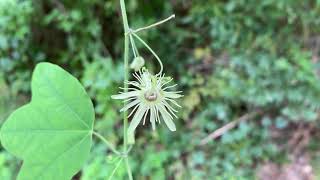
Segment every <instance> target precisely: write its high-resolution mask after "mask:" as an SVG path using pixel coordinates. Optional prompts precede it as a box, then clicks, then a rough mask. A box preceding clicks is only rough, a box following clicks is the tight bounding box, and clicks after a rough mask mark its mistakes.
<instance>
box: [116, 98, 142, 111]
mask: <svg viewBox="0 0 320 180" xmlns="http://www.w3.org/2000/svg"><path fill="white" fill-rule="evenodd" d="M139 102H140V101H139V100H138V99H136V100H134V101H132V102H130V103H128V104H127V105H125V106H124V107H123V108H122V109H120V112H122V111H126V110H128V109H130V108H132V107H133V106H135V105H137V104H138V103H139Z"/></svg>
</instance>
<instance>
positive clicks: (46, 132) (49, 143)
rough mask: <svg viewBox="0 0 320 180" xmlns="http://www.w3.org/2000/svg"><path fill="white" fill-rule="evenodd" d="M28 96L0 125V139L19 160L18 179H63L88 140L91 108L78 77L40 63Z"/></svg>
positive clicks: (80, 159)
mask: <svg viewBox="0 0 320 180" xmlns="http://www.w3.org/2000/svg"><path fill="white" fill-rule="evenodd" d="M31 86H32V100H31V102H30V103H29V104H27V105H25V106H23V107H21V108H19V109H18V110H16V111H15V112H13V113H12V114H11V115H10V117H9V118H8V120H7V121H6V122H5V123H4V124H3V126H2V128H1V134H0V138H1V143H2V145H3V146H4V147H5V149H7V150H8V151H9V152H11V153H12V154H14V155H15V156H17V157H19V158H21V159H23V161H24V162H23V166H22V168H21V170H20V173H19V175H18V180H68V179H71V178H72V176H73V175H75V174H76V173H77V172H78V171H79V170H80V169H81V167H82V165H83V164H84V162H85V161H86V159H87V158H88V156H89V152H90V148H91V144H92V130H93V123H94V109H93V105H92V102H91V100H90V98H89V96H88V95H87V93H86V92H85V90H84V88H83V87H82V86H81V84H80V83H79V81H78V80H77V79H76V78H74V77H73V76H72V75H70V74H69V73H68V72H66V71H65V70H63V69H62V68H60V67H59V66H56V65H53V64H50V63H40V64H38V65H37V67H36V68H35V70H34V73H33V77H32V83H31Z"/></svg>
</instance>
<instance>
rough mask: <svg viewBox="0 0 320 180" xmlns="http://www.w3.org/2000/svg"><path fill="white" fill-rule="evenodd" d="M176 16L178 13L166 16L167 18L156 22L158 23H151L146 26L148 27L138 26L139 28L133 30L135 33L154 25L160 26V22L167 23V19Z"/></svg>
mask: <svg viewBox="0 0 320 180" xmlns="http://www.w3.org/2000/svg"><path fill="white" fill-rule="evenodd" d="M175 17H176V15H174V14H172V15H171V16H170V17H168V18H166V19H164V20H161V21H159V22H156V23H154V24H151V25H149V26H146V27H142V28H138V29H136V30H133V33H137V32H140V31H143V30H146V29H150V28H153V27H155V26H158V25H160V24H163V23H165V22H167V21H169V20H171V19H173V18H175Z"/></svg>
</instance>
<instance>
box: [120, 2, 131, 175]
mask: <svg viewBox="0 0 320 180" xmlns="http://www.w3.org/2000/svg"><path fill="white" fill-rule="evenodd" d="M120 8H121V16H122V21H123V28H124V57H123V58H124V92H128V84H127V83H126V82H127V81H128V80H129V62H128V61H129V34H128V32H129V30H130V28H129V24H128V18H127V12H126V5H125V2H124V0H120ZM125 105H126V102H124V106H125ZM127 129H128V112H127V111H125V112H124V113H123V152H126V151H127V150H128V136H127ZM124 161H125V164H126V169H127V172H128V176H129V180H133V177H132V171H131V167H130V164H129V157H128V155H127V156H126V157H124Z"/></svg>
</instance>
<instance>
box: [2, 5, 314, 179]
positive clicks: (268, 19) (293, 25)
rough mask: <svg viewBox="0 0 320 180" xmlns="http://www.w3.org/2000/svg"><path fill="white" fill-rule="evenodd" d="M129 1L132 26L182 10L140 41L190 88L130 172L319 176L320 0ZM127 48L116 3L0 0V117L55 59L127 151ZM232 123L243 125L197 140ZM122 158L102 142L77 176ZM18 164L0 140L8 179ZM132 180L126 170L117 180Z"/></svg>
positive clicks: (102, 171)
mask: <svg viewBox="0 0 320 180" xmlns="http://www.w3.org/2000/svg"><path fill="white" fill-rule="evenodd" d="M126 2H127V11H128V17H129V21H130V25H131V26H132V27H133V28H137V27H141V26H144V25H147V24H150V23H153V22H156V21H157V20H159V19H162V18H165V17H168V16H170V15H171V14H176V18H175V19H174V20H173V21H170V22H168V23H166V24H164V25H161V26H160V27H158V28H157V29H152V30H149V31H147V32H142V33H141V37H142V38H143V39H145V40H146V41H147V42H148V43H149V45H150V46H151V47H153V48H154V49H155V50H156V52H157V53H158V55H159V56H160V57H161V58H162V60H163V61H164V66H165V69H164V72H165V73H166V74H168V75H171V76H172V77H174V78H175V81H176V83H178V84H179V88H180V89H181V90H183V92H184V95H185V96H184V97H183V98H182V100H181V101H180V104H181V105H182V106H183V108H182V109H181V110H180V112H179V117H180V118H179V119H177V120H176V121H175V122H176V125H177V126H178V131H177V132H175V133H171V132H169V130H168V129H167V128H166V127H164V126H163V125H161V126H157V127H158V128H157V131H156V132H153V131H152V130H151V127H150V126H149V125H146V127H143V126H140V127H139V129H138V134H137V140H136V145H135V146H134V150H133V151H132V155H131V164H132V166H133V172H134V177H135V179H139V180H164V179H169V180H170V179H172V180H173V179H177V180H202V179H204V180H206V179H208V180H209V179H218V180H219V179H221V180H225V179H226V180H229V179H231V180H242V179H261V180H269V179H272V180H277V179H279V180H280V179H281V180H292V179H294V178H297V180H309V179H310V180H311V179H320V173H319V172H320V149H319V147H320V143H319V140H320V134H319V129H320V123H319V108H320V81H319V77H320V62H319V61H320V59H319V58H320V57H319V55H320V18H319V17H320V1H319V0H303V1H300V0H263V1H256V0H197V1H196V0H194V1H192V0H166V1H163V0H152V1H151V0H130V1H129V0H128V1H126ZM137 46H138V48H140V49H139V50H140V53H141V54H142V55H143V56H144V58H145V59H146V62H147V66H148V68H149V69H153V70H154V71H156V70H157V68H158V65H157V63H156V61H155V60H154V59H153V58H152V56H151V54H150V53H149V52H148V51H146V49H144V48H143V46H142V45H141V44H139V43H137ZM122 53H123V28H122V21H121V17H120V7H119V2H118V1H116V0H78V1H73V0H46V1H45V0H0V124H1V123H2V122H3V121H4V120H5V119H6V118H7V117H8V115H9V114H10V113H11V112H12V111H13V110H14V109H15V108H17V107H19V106H21V105H22V104H24V103H26V102H28V101H29V99H30V80H31V73H32V70H33V68H34V67H35V65H36V64H37V63H39V62H43V61H49V62H52V63H55V64H58V65H60V66H61V67H63V68H64V69H66V70H67V71H69V72H70V73H71V74H73V75H74V76H76V77H77V78H78V79H80V81H81V82H82V84H83V85H84V86H85V87H86V89H87V92H88V93H89V95H90V96H91V98H92V100H93V102H94V105H95V112H96V118H97V120H96V123H95V129H96V130H97V131H99V132H101V133H102V134H103V135H104V136H105V137H107V138H108V139H109V140H110V141H111V142H113V143H114V144H117V145H119V147H120V146H121V143H122V119H121V116H120V113H118V110H119V109H120V107H121V103H119V102H118V101H114V100H111V98H110V96H111V95H112V94H116V93H117V92H118V87H119V86H121V85H122V81H123V75H122V74H123V73H122V72H123V62H122ZM246 117H247V118H246ZM239 118H240V120H239ZM230 122H237V124H236V126H235V127H234V128H232V129H230V130H229V131H226V132H224V133H223V135H222V136H220V137H217V138H215V139H211V140H209V141H208V142H207V143H206V144H201V141H202V140H203V139H204V138H206V137H207V136H208V135H209V134H211V133H212V132H214V131H215V130H217V129H219V128H220V127H222V126H224V125H225V124H227V123H230ZM116 160H117V159H116V157H113V156H112V154H111V153H110V151H109V150H108V149H106V147H105V146H104V145H103V144H101V142H99V141H98V140H96V139H95V143H94V146H93V148H92V154H91V157H90V159H89V160H88V162H87V164H86V165H85V166H84V168H83V170H82V171H81V172H80V173H79V174H78V175H77V176H76V177H74V179H81V180H104V179H106V178H105V177H106V176H108V174H110V173H111V171H112V169H113V168H114V166H115V161H116ZM20 165H21V162H20V161H18V160H17V159H16V158H14V157H13V156H11V155H10V154H8V153H7V152H6V151H4V150H3V149H2V147H1V146H0V179H1V180H13V179H15V176H16V174H17V172H18V170H19V167H20ZM126 178H127V176H126V171H125V169H124V167H120V168H119V170H118V171H117V173H116V176H115V178H114V179H126Z"/></svg>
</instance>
